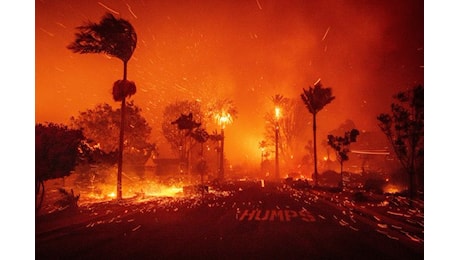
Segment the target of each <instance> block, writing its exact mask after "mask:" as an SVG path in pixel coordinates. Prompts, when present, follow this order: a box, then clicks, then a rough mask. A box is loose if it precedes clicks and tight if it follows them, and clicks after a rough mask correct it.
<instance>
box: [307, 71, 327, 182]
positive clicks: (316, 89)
mask: <svg viewBox="0 0 460 260" xmlns="http://www.w3.org/2000/svg"><path fill="white" fill-rule="evenodd" d="M300 97H301V98H302V101H303V103H304V104H305V106H306V107H307V109H308V111H309V112H310V113H311V114H312V115H313V154H314V163H315V172H314V176H315V186H318V167H317V164H318V158H317V152H316V114H318V112H319V111H321V110H322V109H323V108H324V107H325V106H326V105H327V104H329V103H331V102H332V100H334V99H335V97H334V96H332V89H331V88H323V85H322V84H321V81H320V80H318V81H317V82H316V83H315V84H314V86H313V87H309V89H308V90H306V89H303V93H302V94H301V95H300Z"/></svg>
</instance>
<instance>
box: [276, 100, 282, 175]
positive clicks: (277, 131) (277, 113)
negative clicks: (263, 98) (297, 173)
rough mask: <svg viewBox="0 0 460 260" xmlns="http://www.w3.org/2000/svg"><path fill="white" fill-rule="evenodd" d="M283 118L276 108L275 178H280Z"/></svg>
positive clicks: (279, 109) (279, 110)
mask: <svg viewBox="0 0 460 260" xmlns="http://www.w3.org/2000/svg"><path fill="white" fill-rule="evenodd" d="M280 118H281V108H280V107H278V106H275V178H276V179H277V180H279V178H280V164H279V151H278V150H279V135H280V129H279V119H280Z"/></svg>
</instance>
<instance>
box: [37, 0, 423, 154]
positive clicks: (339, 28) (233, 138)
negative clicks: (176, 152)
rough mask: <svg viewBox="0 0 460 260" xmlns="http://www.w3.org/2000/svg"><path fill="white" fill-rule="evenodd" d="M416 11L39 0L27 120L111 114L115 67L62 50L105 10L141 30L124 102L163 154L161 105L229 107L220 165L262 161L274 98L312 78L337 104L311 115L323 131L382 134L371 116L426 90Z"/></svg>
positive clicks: (349, 5)
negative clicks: (397, 97)
mask: <svg viewBox="0 0 460 260" xmlns="http://www.w3.org/2000/svg"><path fill="white" fill-rule="evenodd" d="M423 7H424V6H423V1H415V0H414V1H399V0H390V1H380V0H370V1H364V0H355V1H345V0H343V1H340V0H331V1H300V0H299V1H296V0H292V1H281V0H278V1H275V0H248V1H242V0H237V1H215V0H207V1H174V0H172V1H153V0H152V1H147V0H145V1H134V0H125V1H120V0H103V1H88V0H86V1H75V0H67V1H60V0H52V1H50V0H42V1H39V0H37V1H36V2H35V8H36V9H35V10H36V16H35V37H36V38H35V46H36V49H35V55H36V56H35V70H36V71H35V72H36V73H35V84H36V86H35V101H36V103H35V110H36V111H35V115H36V118H35V119H36V122H37V123H39V122H40V123H41V122H56V123H64V124H67V123H69V119H70V117H72V116H77V115H78V113H79V111H84V110H86V109H89V108H92V107H94V106H95V105H96V104H99V103H104V102H105V103H109V104H111V105H112V106H114V107H118V106H119V104H118V103H115V102H114V101H113V100H112V95H111V88H112V84H113V82H114V81H116V80H118V79H121V77H122V75H123V74H122V69H123V66H122V62H121V61H120V60H119V59H117V58H112V57H109V56H106V55H104V54H84V55H82V54H74V53H72V52H71V51H70V50H68V49H67V48H66V46H67V45H69V44H70V43H71V42H72V41H73V40H74V34H75V32H76V30H75V27H77V26H80V25H83V24H84V23H86V22H88V21H92V22H99V21H100V19H101V17H102V16H103V15H104V13H105V12H111V13H113V14H114V15H115V16H116V17H121V18H124V19H126V20H128V21H129V22H130V23H131V24H132V25H133V26H134V28H135V30H136V32H137V37H138V43H137V48H136V49H135V51H134V54H133V57H132V58H131V60H130V61H129V63H128V79H129V80H133V81H135V82H136V86H137V93H136V94H135V95H134V96H132V97H131V99H132V100H134V102H135V104H136V105H138V106H139V107H141V109H142V111H143V115H144V117H145V118H146V119H147V121H148V123H149V125H150V126H151V127H152V128H153V132H152V140H153V141H155V142H157V143H159V144H160V145H161V143H162V142H164V141H163V140H162V137H161V131H160V129H161V121H162V113H163V109H164V107H165V106H166V105H168V104H169V103H171V102H174V101H176V100H185V99H187V100H200V101H201V102H203V104H207V103H208V102H210V101H212V100H215V99H222V98H229V99H232V100H233V101H234V103H235V105H236V107H237V109H238V111H239V114H238V117H237V119H236V120H235V121H234V123H233V124H232V125H230V126H228V127H227V128H226V138H227V139H226V140H227V141H226V144H227V145H226V149H228V150H226V153H227V156H228V158H230V159H234V160H249V161H254V160H259V158H260V157H259V156H260V152H259V150H258V146H257V144H258V142H259V141H261V140H262V139H263V132H264V114H265V113H266V112H267V111H271V110H272V109H273V107H272V104H271V103H270V98H271V96H273V95H275V94H282V95H283V96H285V97H289V98H296V99H297V98H299V99H300V94H301V92H302V88H308V87H309V86H312V85H313V83H314V82H316V81H317V80H318V79H319V78H321V80H322V83H323V85H324V86H325V87H331V88H332V91H333V95H334V96H335V97H336V99H335V100H334V101H333V102H332V103H331V104H329V105H328V106H326V108H325V109H324V110H323V111H321V112H320V113H319V114H318V128H319V131H320V133H326V132H328V131H330V130H333V129H335V128H337V127H338V126H339V125H340V124H342V123H343V122H344V121H345V120H347V119H351V120H353V122H354V123H355V124H356V127H357V128H358V129H361V130H367V131H378V128H377V121H376V116H377V115H378V114H379V113H382V112H388V110H389V108H390V104H391V102H392V101H393V99H392V95H393V94H395V93H396V92H397V91H400V90H405V89H408V88H410V87H413V86H415V85H417V84H422V85H423V83H424V68H423V66H424V64H423V61H424V10H423V9H424V8H423ZM311 119H312V118H311V114H309V113H308V111H307V109H305V120H308V121H311ZM210 130H213V129H210ZM306 131H311V129H306ZM306 142H307V140H306ZM160 154H161V151H160Z"/></svg>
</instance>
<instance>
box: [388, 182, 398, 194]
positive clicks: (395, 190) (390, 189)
mask: <svg viewBox="0 0 460 260" xmlns="http://www.w3.org/2000/svg"><path fill="white" fill-rule="evenodd" d="M401 190H402V189H401V187H399V186H396V185H394V184H388V185H387V186H385V188H384V192H385V193H391V194H395V193H398V192H400V191H401Z"/></svg>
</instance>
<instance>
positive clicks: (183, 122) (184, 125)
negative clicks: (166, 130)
mask: <svg viewBox="0 0 460 260" xmlns="http://www.w3.org/2000/svg"><path fill="white" fill-rule="evenodd" d="M171 124H172V125H177V128H178V129H179V131H184V132H185V137H186V139H185V142H184V146H185V147H186V146H187V142H186V141H187V137H188V139H189V142H188V143H189V149H184V150H187V151H188V152H187V154H186V158H187V173H189V174H190V173H191V168H190V167H191V164H192V157H191V150H192V148H193V144H192V140H193V139H195V140H196V141H198V142H199V141H200V140H198V139H199V138H198V136H199V135H196V136H195V137H197V138H198V139H197V138H193V137H194V136H193V134H192V133H193V132H194V130H195V129H196V128H198V127H200V126H201V123H199V122H196V121H195V120H193V113H189V114H188V115H186V114H181V115H180V116H179V117H178V118H177V119H176V120H174V121H172V122H171Z"/></svg>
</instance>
